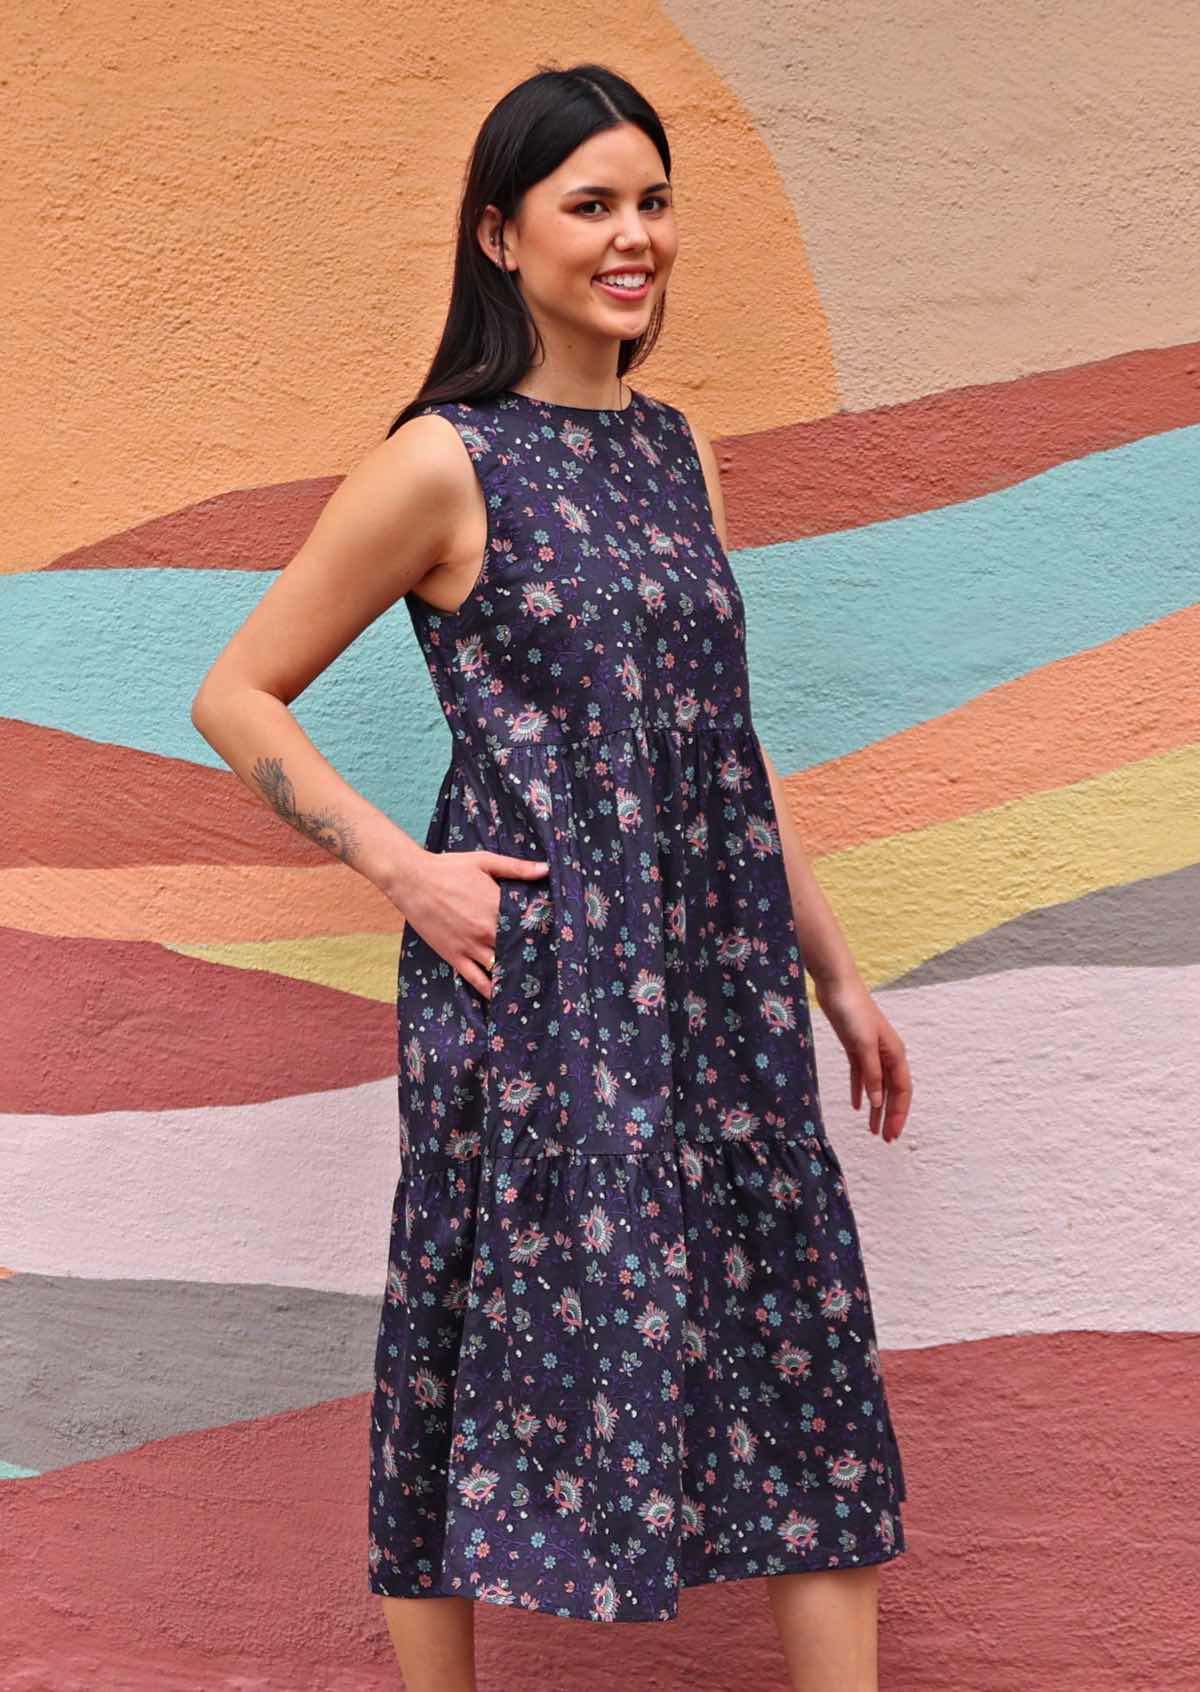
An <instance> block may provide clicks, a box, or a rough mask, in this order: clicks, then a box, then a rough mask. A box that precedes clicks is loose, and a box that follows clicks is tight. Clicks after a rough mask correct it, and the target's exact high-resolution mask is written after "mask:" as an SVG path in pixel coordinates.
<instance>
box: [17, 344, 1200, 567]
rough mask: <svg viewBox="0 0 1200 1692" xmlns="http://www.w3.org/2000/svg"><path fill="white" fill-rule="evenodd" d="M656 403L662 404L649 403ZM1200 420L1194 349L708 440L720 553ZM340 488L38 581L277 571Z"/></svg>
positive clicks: (219, 513) (100, 544)
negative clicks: (134, 573) (717, 475)
mask: <svg viewBox="0 0 1200 1692" xmlns="http://www.w3.org/2000/svg"><path fill="white" fill-rule="evenodd" d="M662 397H663V398H664V399H667V398H668V397H669V396H668V395H667V394H665V393H664V394H663V396H662ZM1198 421H1200V342H1197V341H1190V342H1187V343H1185V344H1183V345H1180V346H1174V347H1151V348H1147V349H1144V350H1140V351H1135V352H1126V353H1118V354H1116V355H1114V356H1113V357H1112V358H1105V359H1099V360H1096V361H1095V362H1094V363H1090V364H1083V365H1079V366H1076V367H1074V368H1070V369H1065V370H1044V371H1039V372H1037V373H1036V374H1034V375H1031V376H1023V377H1018V378H1017V379H1016V380H1014V381H1011V382H995V383H989V384H979V385H977V386H974V387H968V388H955V389H949V390H947V391H946V392H944V393H939V394H927V395H922V396H921V397H919V398H917V399H913V400H908V401H905V402H904V403H903V404H900V405H891V406H882V407H879V408H877V409H874V410H870V411H863V412H848V411H838V412H834V413H832V414H830V415H829V416H826V417H821V418H818V419H817V420H815V421H804V422H799V423H789V424H785V425H782V426H781V427H779V428H776V429H762V430H755V431H753V432H752V433H750V434H744V435H726V436H723V437H721V438H720V445H719V449H718V452H719V461H720V464H721V469H722V480H723V485H724V491H725V502H726V507H727V510H728V513H729V541H730V546H731V547H745V546H765V545H768V544H770V543H771V542H775V541H786V540H795V539H796V538H798V537H799V536H802V535H817V534H827V533H830V532H831V531H834V530H838V529H852V528H856V527H859V526H861V525H863V524H866V523H876V522H879V521H880V520H881V519H883V518H887V517H903V516H907V515H908V514H909V513H911V512H914V511H928V510H930V509H932V508H934V507H937V506H944V505H954V504H956V503H957V502H958V501H960V500H964V499H972V498H974V497H975V496H977V495H979V494H984V493H992V492H994V491H995V490H996V489H998V488H1005V487H1010V486H1012V484H1013V483H1015V482H1020V481H1023V480H1025V478H1026V477H1029V476H1034V475H1037V474H1038V472H1039V471H1042V470H1046V469H1048V468H1049V467H1050V466H1051V465H1054V464H1062V463H1064V462H1066V461H1067V460H1070V459H1073V458H1082V457H1084V456H1086V455H1087V454H1088V453H1092V452H1101V451H1104V450H1105V449H1106V448H1109V447H1115V446H1122V445H1124V444H1125V443H1127V442H1129V441H1134V440H1140V439H1141V438H1142V437H1143V436H1145V435H1154V434H1160V433H1162V432H1163V431H1164V430H1167V429H1179V428H1183V427H1185V426H1187V425H1189V424H1192V423H1196V422H1198ZM340 481H341V477H340V476H320V477H314V478H311V479H308V480H301V481H295V482H280V483H277V484H274V485H271V486H267V487H260V488H236V489H233V490H232V491H231V492H229V493H226V494H217V495H214V496H213V497H212V498H209V499H204V500H200V501H198V502H197V503H196V504H195V505H189V506H185V507H184V508H183V509H182V510H180V511H172V512H169V513H168V514H167V515H165V516H163V517H156V518H152V519H151V520H150V521H148V522H145V523H140V524H138V525H137V527H136V528H133V529H127V530H124V531H123V532H122V533H120V534H116V535H108V536H106V537H105V538H104V539H103V540H99V541H95V542H93V543H91V544H89V545H87V546H81V547H75V548H73V549H72V550H71V551H70V552H65V553H62V554H60V556H59V557H57V558H55V559H52V560H51V561H50V562H49V563H48V564H46V565H44V566H42V568H44V569H47V570H99V569H114V568H121V569H137V568H139V567H141V568H149V567H154V568H158V569H163V568H171V569H190V570H204V569H207V570H217V569H220V570H270V569H280V568H282V567H283V565H285V564H286V563H287V562H288V560H289V559H290V558H291V557H293V556H294V554H295V553H296V552H297V551H298V549H299V547H300V546H301V544H302V542H303V541H304V540H305V538H306V537H307V535H308V533H309V531H310V530H311V528H312V525H313V523H314V522H315V521H316V518H317V515H318V513H319V512H320V510H321V508H322V506H323V505H324V504H325V502H326V501H327V500H328V498H329V496H330V494H332V492H333V490H334V488H335V487H337V485H338V483H339V482H340Z"/></svg>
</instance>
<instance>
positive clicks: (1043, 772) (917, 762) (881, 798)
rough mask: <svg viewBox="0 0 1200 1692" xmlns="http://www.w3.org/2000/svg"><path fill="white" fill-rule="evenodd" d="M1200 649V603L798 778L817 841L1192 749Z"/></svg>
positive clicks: (810, 836) (1197, 723)
mask: <svg viewBox="0 0 1200 1692" xmlns="http://www.w3.org/2000/svg"><path fill="white" fill-rule="evenodd" d="M1197 652H1200V605H1195V606H1189V607H1188V608H1187V609H1186V610H1184V611H1176V612H1173V613H1172V614H1171V615H1170V616H1167V617H1163V618H1162V619H1161V620H1159V621H1157V622H1154V623H1150V624H1149V625H1147V626H1146V627H1145V628H1139V629H1133V630H1131V631H1130V632H1129V633H1128V634H1122V635H1119V636H1118V637H1117V638H1116V639H1115V640H1110V641H1106V642H1105V643H1104V644H1103V645H1102V646H1096V647H1091V648H1089V649H1088V650H1086V651H1084V652H1076V653H1072V654H1071V656H1070V657H1067V658H1061V659H1058V660H1056V661H1055V662H1054V663H1052V664H1043V665H1041V666H1040V667H1039V668H1037V669H1036V670H1031V671H1030V672H1029V673H1028V674H1027V675H1024V676H1020V677H1018V678H1017V679H1016V680H1015V681H1010V682H1004V683H1002V684H1001V685H1000V686H999V687H993V688H990V689H989V690H988V691H987V692H986V693H983V694H980V695H979V696H978V697H977V698H975V699H970V700H968V701H967V702H966V703H965V704H963V705H960V706H958V707H957V709H955V710H953V711H948V712H947V713H946V714H945V715H944V716H941V717H935V718H933V719H932V720H931V721H929V722H925V723H918V724H916V725H915V726H914V727H912V728H909V729H904V730H902V731H901V732H900V733H899V734H893V735H889V736H888V737H887V738H886V739H884V740H877V741H875V742H873V743H872V744H871V745H870V746H865V747H863V748H862V749H861V750H859V751H856V752H851V753H848V754H847V756H846V757H844V758H834V759H831V760H829V761H828V762H827V763H824V764H815V765H813V766H811V767H810V768H808V769H806V770H802V771H800V772H799V773H798V774H793V775H788V776H787V777H786V787H787V793H788V800H789V804H790V808H791V810H792V813H793V815H794V816H795V817H796V820H797V822H798V823H799V825H800V828H801V832H802V835H803V838H804V841H805V844H806V846H807V847H808V848H810V849H811V850H812V851H813V852H815V853H817V854H823V853H828V852H834V851H837V850H839V849H843V848H845V847H848V846H856V845H859V844H862V843H864V842H866V841H886V840H889V839H892V838H894V837H895V836H897V835H900V834H905V833H908V832H910V831H911V830H914V829H922V828H928V827H929V826H930V825H931V824H935V823H946V822H954V821H956V820H958V819H960V818H964V817H970V816H974V815H978V814H979V813H981V812H984V811H987V810H991V809H992V808H994V807H995V806H998V805H1003V804H1006V803H1008V802H1010V801H1014V800H1021V799H1029V798H1031V797H1033V796H1035V795H1037V794H1039V793H1042V792H1045V791H1049V790H1051V789H1054V788H1062V787H1066V786H1068V785H1069V784H1071V783H1073V782H1080V781H1086V780H1088V779H1089V778H1091V777H1094V776H1101V775H1104V774H1106V773H1107V772H1109V771H1113V770H1118V769H1119V768H1120V767H1121V766H1122V765H1127V764H1134V763H1137V762H1140V761H1142V760H1145V759H1149V758H1152V757H1153V755H1154V754H1156V753H1161V752H1173V751H1176V750H1177V749H1180V748H1183V747H1187V746H1189V745H1192V744H1193V743H1195V742H1197V741H1200V688H1198V687H1197V686H1196V685H1195V677H1196V654H1197ZM1148 677H1149V678H1152V680H1153V694H1154V698H1155V699H1156V700H1157V701H1159V702H1160V704H1159V706H1158V707H1157V708H1155V709H1149V708H1148V707H1147V685H1148V684H1147V678H1148ZM981 749H985V752H986V755H983V756H981ZM769 750H770V748H769V747H768V751H769ZM1181 797H1183V796H1182V795H1181Z"/></svg>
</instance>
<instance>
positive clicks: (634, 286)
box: [592, 270, 654, 300]
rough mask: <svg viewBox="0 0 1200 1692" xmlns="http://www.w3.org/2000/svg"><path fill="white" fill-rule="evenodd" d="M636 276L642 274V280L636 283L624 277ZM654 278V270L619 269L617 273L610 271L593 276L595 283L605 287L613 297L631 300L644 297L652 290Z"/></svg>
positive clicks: (607, 292) (599, 286) (597, 285)
mask: <svg viewBox="0 0 1200 1692" xmlns="http://www.w3.org/2000/svg"><path fill="white" fill-rule="evenodd" d="M634 276H640V277H641V281H640V282H636V283H635V282H632V281H627V280H624V278H627V277H634ZM653 280H654V272H653V271H652V270H643V271H629V270H626V271H617V272H616V273H615V274H614V273H612V272H609V273H608V274H607V275H604V274H601V275H599V276H593V277H592V283H593V285H594V286H595V287H597V288H603V289H604V292H605V293H606V294H608V295H610V296H611V297H612V298H613V299H630V300H640V299H644V298H645V296H646V295H647V293H648V292H649V291H650V284H651V282H652V281H653Z"/></svg>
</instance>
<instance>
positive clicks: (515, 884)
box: [487, 876, 524, 1021]
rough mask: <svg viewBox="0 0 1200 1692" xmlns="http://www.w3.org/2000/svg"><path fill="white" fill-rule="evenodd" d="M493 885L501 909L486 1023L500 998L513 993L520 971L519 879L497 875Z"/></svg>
mask: <svg viewBox="0 0 1200 1692" xmlns="http://www.w3.org/2000/svg"><path fill="white" fill-rule="evenodd" d="M496 885H497V886H498V887H499V889H500V909H499V912H498V913H497V917H496V939H495V944H494V946H493V948H492V951H493V957H492V975H491V979H492V993H491V997H490V998H489V999H488V1002H487V1003H488V1020H489V1021H490V1020H491V1019H492V1018H493V1016H494V1015H495V1013H496V1006H497V1001H498V999H499V997H500V995H501V994H502V993H506V992H511V991H512V988H513V984H514V971H517V970H519V969H520V963H521V948H522V945H523V940H522V932H521V922H522V917H523V915H524V910H523V907H522V906H521V904H520V903H519V901H518V898H517V895H518V893H519V892H520V890H521V882H520V879H519V878H517V877H513V876H497V878H496Z"/></svg>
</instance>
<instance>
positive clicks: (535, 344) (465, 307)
mask: <svg viewBox="0 0 1200 1692" xmlns="http://www.w3.org/2000/svg"><path fill="white" fill-rule="evenodd" d="M621 123H635V124H637V126H638V128H639V129H641V130H644V131H645V133H646V134H647V135H648V136H649V138H650V140H651V141H653V143H654V145H655V147H656V148H657V149H658V152H659V154H660V155H661V158H662V163H663V175H664V176H665V177H667V179H668V180H669V179H670V175H671V149H670V147H669V146H668V144H667V137H666V134H665V132H664V130H663V126H662V124H661V122H660V121H659V118H658V114H657V113H656V112H655V111H654V108H653V107H652V106H650V105H649V104H648V102H647V101H645V100H644V99H643V98H642V96H641V95H640V94H639V93H638V91H637V89H636V88H634V87H633V85H632V84H631V83H629V82H626V80H625V78H624V77H621V76H618V75H617V74H616V72H615V71H611V70H609V69H608V67H607V66H605V65H597V64H581V65H572V66H571V67H570V69H569V70H553V69H550V70H540V71H538V72H537V73H536V74H535V75H533V76H531V77H527V78H526V80H525V81H524V82H519V83H518V84H517V86H516V87H515V88H512V89H510V90H509V92H508V93H507V94H505V95H504V97H503V99H501V100H500V101H499V102H498V103H497V104H496V105H495V106H494V107H493V108H492V110H491V111H490V112H489V113H488V115H487V117H486V118H485V119H484V121H483V125H482V127H481V128H480V131H479V134H478V135H477V136H476V138H475V145H474V147H473V149H472V151H471V160H470V164H469V166H468V169H467V176H466V183H465V185H464V188H463V195H462V202H461V204H460V206H459V215H458V236H457V240H456V243H455V251H454V277H453V281H452V283H451V288H450V306H449V310H448V311H447V313H446V325H445V328H444V329H443V330H442V338H441V341H440V342H439V344H438V349H437V351H436V352H435V353H434V355H433V362H432V363H431V364H430V366H429V370H428V372H427V373H426V376H425V380H424V381H423V382H422V384H421V388H420V392H419V393H418V394H417V396H416V398H415V399H413V400H410V401H409V403H408V404H407V405H406V406H405V407H404V410H403V411H402V412H401V413H400V415H399V416H398V417H397V418H396V419H395V421H394V422H393V423H392V425H391V427H390V428H389V429H388V434H389V435H392V434H394V433H395V431H396V430H397V429H398V428H399V427H400V425H401V424H402V423H406V422H407V421H408V419H409V418H410V417H412V416H413V415H414V414H415V413H416V412H417V411H418V410H419V408H420V407H421V406H422V405H426V404H429V403H430V402H432V401H447V400H479V399H488V398H490V397H491V396H492V395H494V394H499V393H503V392H504V390H505V389H507V388H511V387H514V386H515V385H516V384H517V383H518V382H519V381H520V380H521V378H522V377H523V376H524V374H525V372H526V371H527V370H528V368H529V366H530V363H531V362H532V359H533V355H534V352H535V351H536V350H539V349H540V350H542V351H544V348H543V346H542V341H541V336H540V335H539V334H538V331H537V325H536V324H535V323H534V321H533V318H532V316H531V315H530V311H529V308H528V306H527V305H526V304H525V301H524V298H523V297H522V294H521V291H520V288H519V286H518V284H517V282H516V280H515V278H514V277H513V275H512V273H511V271H508V270H503V269H501V268H500V266H499V265H497V264H493V263H492V261H491V259H489V258H488V257H487V255H486V254H485V253H484V251H483V249H482V248H481V247H480V245H479V239H478V235H477V230H478V227H479V220H480V218H481V217H482V216H483V212H484V210H485V208H486V207H487V206H489V205H493V206H495V207H496V209H497V210H498V211H499V213H500V215H501V217H502V218H503V219H504V222H505V223H510V222H512V220H513V219H514V218H515V217H516V215H517V210H518V207H519V206H520V203H521V198H522V196H523V195H524V193H525V191H526V189H528V188H530V187H532V185H533V184H534V183H535V182H540V181H541V180H542V178H543V177H545V176H549V174H550V172H551V171H552V170H557V168H558V166H559V165H560V164H561V163H562V161H563V160H564V159H565V158H566V157H567V155H568V154H569V153H573V152H574V151H575V149H576V147H578V146H581V145H582V143H583V142H584V141H587V140H588V139H589V138H590V137H591V136H593V135H596V134H598V133H599V132H600V131H601V130H604V129H615V128H616V126H617V125H618V124H621ZM500 238H501V241H503V239H504V232H503V225H502V226H501V231H500ZM663 306H664V297H663V296H662V295H660V296H659V298H658V300H657V301H656V302H655V307H654V311H653V313H652V314H651V317H650V321H649V323H648V324H647V325H646V329H645V332H644V333H643V334H641V335H638V336H635V337H634V338H633V339H631V340H628V341H622V342H621V345H620V349H619V351H618V354H617V374H618V375H619V376H623V375H624V374H625V372H626V371H627V370H629V369H632V368H634V367H635V366H636V365H638V364H640V363H642V362H643V360H644V359H645V358H646V357H647V356H648V355H649V352H650V349H651V348H652V347H653V345H654V343H655V341H656V340H657V339H658V335H659V330H660V329H661V327H662V319H663Z"/></svg>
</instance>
